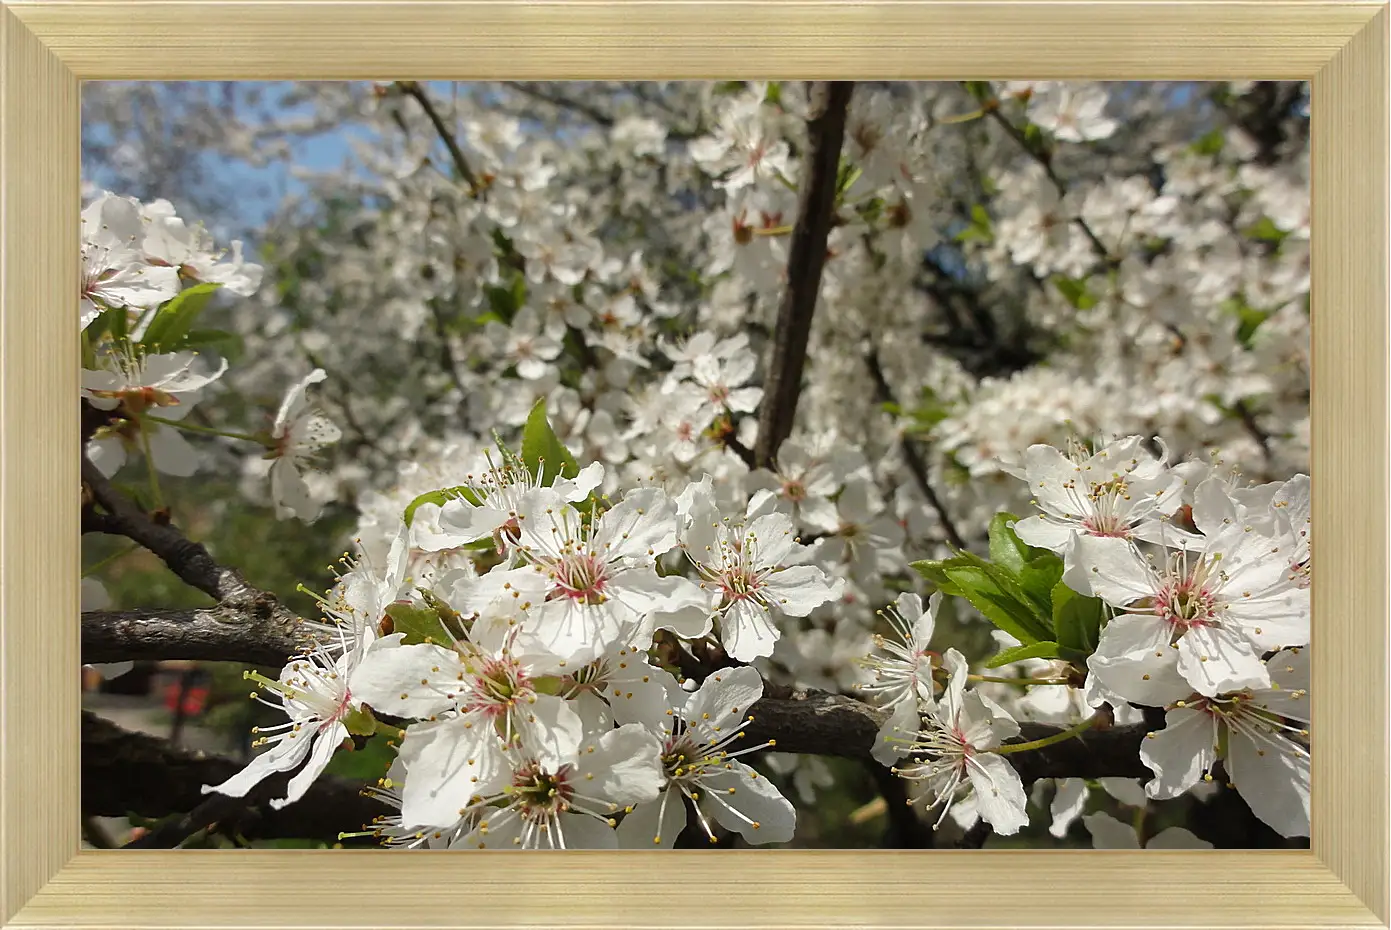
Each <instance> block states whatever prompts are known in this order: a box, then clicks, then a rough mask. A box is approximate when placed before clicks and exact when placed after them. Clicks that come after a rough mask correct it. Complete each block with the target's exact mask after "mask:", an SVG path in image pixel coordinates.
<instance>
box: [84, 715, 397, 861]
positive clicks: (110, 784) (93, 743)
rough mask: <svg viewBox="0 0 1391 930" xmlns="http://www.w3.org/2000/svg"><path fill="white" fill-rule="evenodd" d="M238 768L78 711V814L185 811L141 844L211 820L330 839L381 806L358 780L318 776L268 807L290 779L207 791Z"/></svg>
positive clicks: (247, 831) (272, 833)
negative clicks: (229, 792) (296, 796)
mask: <svg viewBox="0 0 1391 930" xmlns="http://www.w3.org/2000/svg"><path fill="white" fill-rule="evenodd" d="M241 769H242V765H241V763H239V762H236V761H235V760H232V759H228V758H225V757H222V756H209V755H204V754H201V753H195V752H187V751H185V750H181V749H176V748H174V747H173V746H171V745H169V743H168V741H166V740H163V739H160V738H158V737H155V736H148V735H146V734H144V733H132V732H130V731H128V730H123V729H122V728H120V727H118V726H117V725H116V724H114V723H111V722H110V721H109V720H105V719H103V718H102V717H99V716H97V715H96V714H93V713H91V712H89V711H84V712H83V714H82V813H83V815H84V816H88V817H124V816H127V815H128V814H136V815H139V816H141V817H148V818H158V817H165V816H168V815H170V814H176V813H182V812H184V811H189V812H192V813H189V814H187V815H186V816H184V817H181V818H179V819H177V820H175V821H173V822H172V823H171V824H170V825H168V826H166V827H163V828H157V830H156V832H155V834H154V836H153V837H151V838H149V839H146V840H143V841H138V843H139V845H143V846H158V845H160V844H163V845H168V846H172V845H176V844H177V843H178V842H179V841H181V840H182V839H184V838H186V837H188V836H190V835H192V834H193V833H195V832H197V831H198V830H201V829H203V828H205V827H207V826H209V825H211V824H213V823H216V824H217V825H218V826H219V827H220V828H222V829H226V830H229V831H230V830H235V831H236V832H237V833H239V834H241V835H242V836H245V837H247V838H248V839H271V838H277V837H295V838H309V839H321V840H325V841H328V842H333V841H335V840H336V839H337V837H338V834H339V833H340V832H341V831H343V830H351V829H354V828H355V827H357V826H358V825H366V824H369V823H370V822H371V821H372V819H373V818H374V817H377V816H378V815H380V814H383V813H385V812H386V808H385V807H384V806H383V805H381V804H379V803H377V802H375V801H372V800H370V799H368V798H364V797H362V796H361V794H359V790H360V789H359V786H358V785H357V784H355V783H352V782H349V781H347V780H344V779H340V778H334V777H330V776H322V777H320V778H319V779H317V780H316V781H315V782H314V784H313V785H312V786H311V787H310V789H309V791H308V792H307V793H306V794H305V796H304V797H303V798H301V799H300V800H299V801H297V802H296V803H294V804H291V805H289V806H288V807H285V808H284V809H283V810H278V811H277V810H273V809H272V808H271V807H270V805H269V803H268V801H269V799H270V798H273V797H277V796H281V797H283V793H284V789H285V783H286V781H287V780H288V778H289V775H288V774H283V775H279V776H275V777H272V778H268V779H267V780H266V781H264V782H262V783H261V785H260V786H258V787H257V788H256V789H253V791H252V793H251V794H250V795H248V796H247V797H246V798H226V797H223V796H221V795H204V794H203V793H202V791H201V787H202V786H203V785H216V784H221V783H222V782H224V781H226V780H227V779H228V778H230V777H231V776H232V775H235V774H236V773H237V772H239V771H240V770H241Z"/></svg>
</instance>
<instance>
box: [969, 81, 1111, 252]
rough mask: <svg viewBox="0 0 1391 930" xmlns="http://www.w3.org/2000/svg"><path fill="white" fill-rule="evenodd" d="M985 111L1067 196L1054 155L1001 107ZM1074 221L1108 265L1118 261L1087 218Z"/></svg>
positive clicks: (1060, 192)
mask: <svg viewBox="0 0 1391 930" xmlns="http://www.w3.org/2000/svg"><path fill="white" fill-rule="evenodd" d="M985 112H986V115H987V116H989V117H990V118H991V119H993V120H994V121H995V122H996V123H998V124H999V125H1000V127H1001V128H1002V129H1004V131H1005V133H1006V134H1007V135H1008V136H1009V137H1010V138H1011V139H1013V140H1014V141H1015V142H1016V143H1017V144H1018V145H1019V147H1020V148H1021V149H1023V150H1024V153H1025V154H1027V155H1028V156H1029V157H1030V158H1032V159H1033V160H1034V161H1036V162H1038V164H1039V166H1040V167H1041V168H1043V173H1044V174H1045V175H1046V176H1047V177H1048V180H1049V181H1051V182H1053V188H1054V190H1056V191H1057V192H1058V196H1059V197H1065V196H1067V185H1066V184H1065V183H1064V182H1063V179H1062V178H1061V177H1059V176H1058V172H1057V171H1056V170H1055V169H1054V168H1053V159H1052V157H1051V156H1050V155H1049V154H1048V153H1047V152H1045V151H1043V150H1042V149H1039V148H1037V147H1036V146H1033V145H1031V144H1029V140H1028V139H1026V138H1025V137H1024V133H1023V132H1021V131H1020V129H1019V127H1018V126H1016V125H1014V124H1013V123H1011V122H1010V121H1009V119H1008V118H1007V117H1006V116H1005V115H1004V114H1003V113H1001V112H1000V110H999V107H986V108H985ZM1072 222H1073V223H1075V224H1077V227H1078V228H1079V229H1081V230H1082V232H1083V234H1084V235H1085V236H1086V237H1087V239H1088V240H1089V241H1090V242H1091V245H1092V249H1093V250H1095V252H1096V254H1097V255H1098V256H1099V257H1100V258H1101V259H1102V261H1104V262H1106V263H1107V264H1108V265H1114V264H1116V263H1117V262H1116V259H1115V257H1114V256H1112V255H1111V250H1110V249H1108V248H1106V244H1105V243H1104V242H1102V241H1101V237H1100V236H1098V235H1097V234H1096V232H1095V231H1094V230H1093V229H1092V228H1091V226H1090V225H1089V224H1088V223H1087V221H1086V220H1084V219H1082V217H1080V216H1074V217H1073V218H1072Z"/></svg>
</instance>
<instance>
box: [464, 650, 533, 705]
mask: <svg viewBox="0 0 1391 930" xmlns="http://www.w3.org/2000/svg"><path fill="white" fill-rule="evenodd" d="M467 688H468V692H467V695H466V699H465V702H464V708H465V710H469V711H482V712H483V713H484V714H485V715H486V716H488V717H489V718H498V717H502V716H504V715H505V714H506V713H507V712H508V711H509V710H511V709H512V708H513V707H514V706H516V704H517V702H518V700H527V699H529V698H531V697H533V696H534V695H535V693H536V691H535V689H534V688H533V687H532V682H531V676H530V675H528V674H527V673H526V671H525V669H523V668H522V666H521V665H520V664H519V663H518V662H517V661H516V660H515V659H512V658H510V657H508V656H502V657H498V658H490V659H486V660H485V661H484V662H483V667H482V668H481V669H479V671H478V674H477V675H475V676H473V678H471V679H470V680H469V682H468V685H467Z"/></svg>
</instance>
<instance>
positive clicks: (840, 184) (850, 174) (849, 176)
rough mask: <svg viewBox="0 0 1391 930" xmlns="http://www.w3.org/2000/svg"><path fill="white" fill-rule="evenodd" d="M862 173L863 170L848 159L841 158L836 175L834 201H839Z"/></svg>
mask: <svg viewBox="0 0 1391 930" xmlns="http://www.w3.org/2000/svg"><path fill="white" fill-rule="evenodd" d="M863 173H864V169H862V168H861V167H860V166H859V165H857V164H855V163H854V162H852V161H850V159H848V158H841V160H840V168H839V170H838V171H837V173H836V199H837V200H839V199H840V198H841V196H843V195H844V194H845V192H846V191H848V190H850V188H851V187H852V186H853V185H854V183H855V182H856V181H858V180H859V179H860V175H861V174H863Z"/></svg>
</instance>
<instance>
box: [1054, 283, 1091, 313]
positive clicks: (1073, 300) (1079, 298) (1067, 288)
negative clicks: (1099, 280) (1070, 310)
mask: <svg viewBox="0 0 1391 930" xmlns="http://www.w3.org/2000/svg"><path fill="white" fill-rule="evenodd" d="M1053 286H1054V287H1056V288H1057V289H1058V293H1059V294H1062V295H1063V299H1064V300H1066V301H1067V302H1068V303H1070V304H1072V305H1073V306H1074V307H1076V308H1077V309H1078V310H1090V309H1091V308H1092V307H1095V306H1096V298H1095V297H1093V296H1092V295H1091V294H1090V293H1088V291H1087V279H1086V278H1069V277H1066V276H1064V275H1060V274H1059V275H1054V276H1053Z"/></svg>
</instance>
